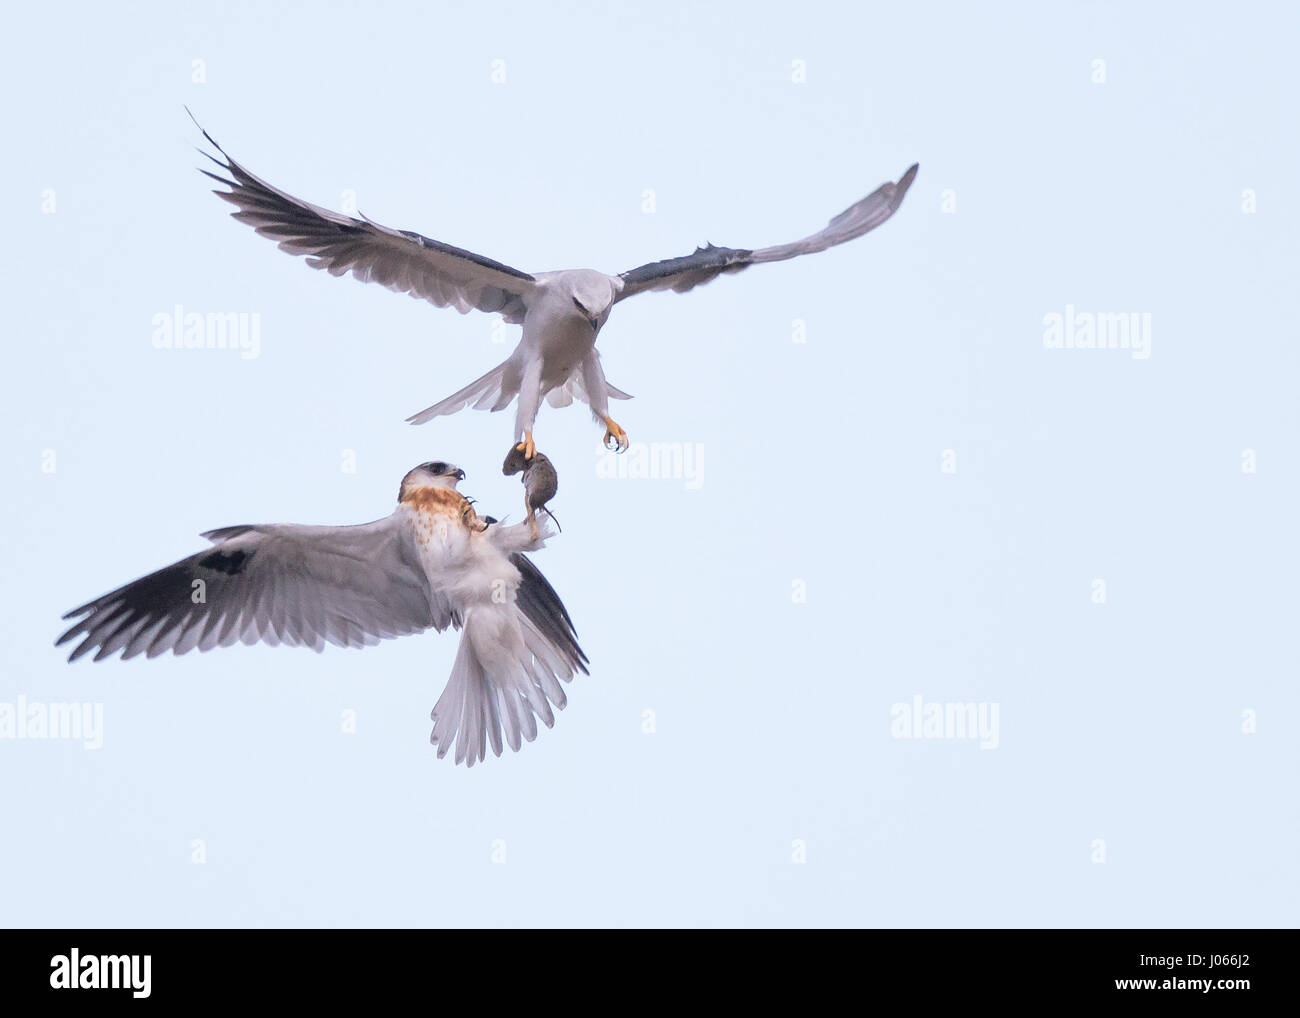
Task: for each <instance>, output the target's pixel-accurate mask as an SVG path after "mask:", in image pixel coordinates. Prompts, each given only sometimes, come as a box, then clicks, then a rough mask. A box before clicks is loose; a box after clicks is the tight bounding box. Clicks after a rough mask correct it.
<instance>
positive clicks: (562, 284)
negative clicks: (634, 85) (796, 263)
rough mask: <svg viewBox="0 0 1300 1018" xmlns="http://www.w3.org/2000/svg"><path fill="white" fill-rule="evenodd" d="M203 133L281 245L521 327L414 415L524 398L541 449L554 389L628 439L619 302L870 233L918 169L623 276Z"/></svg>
mask: <svg viewBox="0 0 1300 1018" xmlns="http://www.w3.org/2000/svg"><path fill="white" fill-rule="evenodd" d="M199 129H200V130H203V129H202V127H201V126H200V128H199ZM203 136H204V137H205V138H207V140H208V141H209V142H211V144H212V145H213V146H215V147H216V149H217V151H218V152H220V153H221V156H222V159H218V158H217V157H216V156H213V155H211V154H209V153H206V152H205V153H203V154H204V155H206V156H208V158H209V159H211V160H212V161H213V162H215V163H216V164H217V165H218V166H219V167H220V168H221V170H222V171H223V173H224V174H225V175H220V174H216V173H210V172H208V171H207V170H204V171H203V172H204V173H205V174H207V175H208V176H209V177H211V178H212V179H213V180H216V181H218V182H219V183H221V184H223V185H224V186H226V187H228V188H230V190H229V191H216V192H214V193H216V194H218V195H220V196H221V197H222V198H224V199H225V200H226V201H228V202H230V203H231V204H232V205H234V206H235V207H236V208H237V209H238V211H236V212H234V213H232V215H233V216H234V218H236V219H238V220H239V221H240V222H243V223H247V224H248V225H249V226H251V227H253V229H254V230H256V231H257V232H258V233H260V234H261V235H262V236H264V237H269V238H270V239H271V240H274V241H275V242H276V243H278V244H279V246H280V249H281V250H282V251H287V252H288V253H289V254H293V255H304V256H306V258H307V263H308V264H309V265H311V266H312V267H313V268H317V269H326V270H328V271H329V273H330V274H331V275H334V276H341V275H343V274H344V273H347V272H351V273H352V275H353V276H355V277H356V278H357V279H359V280H361V281H362V282H375V283H382V284H383V285H384V286H386V287H388V288H389V289H390V290H397V291H399V292H402V293H409V294H410V295H411V296H412V297H418V298H420V299H421V300H427V301H429V302H430V303H431V304H435V305H437V306H438V307H455V308H456V310H457V311H459V312H461V313H462V314H465V313H468V312H469V311H470V310H472V309H476V310H479V311H486V312H492V313H495V314H499V315H501V317H502V318H504V319H505V320H506V321H507V322H509V323H510V324H512V325H522V326H523V337H522V338H521V339H520V341H519V345H518V346H517V347H516V348H515V350H514V352H513V353H512V354H511V355H510V356H509V358H507V359H506V360H505V361H504V362H503V363H501V364H498V365H497V366H496V367H495V368H493V369H492V370H491V371H489V372H488V373H487V374H486V375H484V376H483V377H481V378H479V379H476V380H475V381H473V382H471V383H470V384H469V385H467V386H465V388H463V389H461V390H460V391H459V392H457V393H454V394H453V395H451V396H448V397H447V398H446V399H444V400H443V401H442V402H440V403H435V404H434V405H433V406H431V407H429V408H428V409H426V410H421V411H420V412H419V413H418V414H415V415H413V416H411V417H409V418H407V420H409V421H410V422H411V423H412V424H423V423H424V422H426V421H428V420H431V419H432V418H434V417H437V416H439V415H442V414H452V413H455V412H456V411H458V410H461V409H463V408H465V407H467V406H472V407H473V408H474V409H476V410H504V409H505V408H506V407H508V406H509V405H510V404H511V402H513V401H514V400H515V399H516V398H518V400H519V406H518V409H517V410H516V412H515V437H514V440H515V441H516V442H518V443H520V445H519V447H520V448H521V449H522V450H524V452H525V456H526V457H528V458H530V459H531V458H532V455H533V452H534V449H535V446H534V443H533V430H534V423H535V422H536V420H537V412H538V409H539V407H540V406H541V401H542V400H543V399H545V400H546V401H547V402H548V403H550V405H551V406H553V407H563V406H568V405H569V404H570V403H572V402H573V400H574V398H575V397H576V398H577V399H579V400H581V401H582V402H583V403H586V404H587V405H588V406H589V407H590V408H591V412H592V415H593V417H594V418H595V419H596V420H597V421H598V422H599V423H602V424H604V426H605V443H606V445H607V446H611V447H614V448H618V449H619V450H623V449H626V448H627V445H628V438H627V432H626V431H624V430H623V428H622V427H620V426H619V425H618V424H617V423H616V422H615V421H614V419H613V418H612V417H610V415H609V401H610V400H611V399H629V398H631V397H629V396H628V394H627V393H625V392H622V391H621V390H619V389H616V388H614V386H612V385H610V384H609V383H608V382H607V381H605V373H604V371H603V370H602V369H601V366H600V354H599V353H598V352H597V350H596V336H597V334H598V333H599V332H600V330H601V328H602V327H603V326H604V324H605V322H606V321H607V320H608V318H609V313H610V310H611V309H612V308H613V306H614V305H615V304H617V303H618V302H619V301H621V300H623V299H624V298H627V297H631V296H632V295H633V294H638V293H642V292H644V291H646V290H673V291H674V292H676V293H685V292H686V291H687V290H690V289H693V288H694V287H696V286H700V285H702V284H704V283H707V282H709V281H710V280H712V279H714V278H716V277H717V276H719V275H721V274H723V273H731V272H739V271H740V270H741V269H743V268H746V267H747V266H750V265H755V264H758V263H759V262H779V261H784V260H786V259H788V258H795V257H797V256H799V255H805V254H812V253H814V252H816V251H825V250H826V249H827V248H829V247H834V246H835V245H837V244H843V243H845V242H846V241H850V240H853V239H854V238H855V237H861V236H862V235H863V234H864V233H867V232H868V231H870V230H873V229H875V228H876V227H877V226H879V225H880V224H881V223H883V222H885V220H887V219H888V218H889V217H890V216H892V215H893V214H894V212H895V211H897V209H898V206H899V205H900V204H901V203H902V201H903V196H904V195H905V194H906V193H907V189H908V187H910V186H911V184H912V181H913V180H914V179H915V177H916V171H917V166H916V165H913V166H912V167H911V168H910V169H908V171H907V172H906V173H904V174H903V175H902V177H900V178H899V179H898V181H897V182H890V183H886V184H882V185H881V186H880V187H879V188H877V189H876V190H875V191H873V192H872V193H871V194H869V195H867V197H865V198H863V199H862V200H861V201H859V202H858V203H857V204H855V205H853V206H851V207H849V208H848V209H846V210H845V211H843V212H841V213H840V214H839V215H838V216H836V217H835V218H834V219H832V220H831V221H830V223H829V224H827V226H826V228H825V229H823V230H820V231H818V232H817V233H814V234H812V235H811V236H808V237H805V238H804V239H803V240H796V241H794V242H793V243H790V244H779V245H777V246H775V247H765V248H758V249H755V250H749V249H744V248H729V247H715V246H714V245H712V244H708V245H706V246H704V247H701V248H697V249H696V250H695V252H694V253H693V254H689V255H686V256H685V257H682V258H669V259H667V260H665V261H658V262H650V263H648V264H646V265H642V266H639V267H638V268H635V269H631V270H629V271H627V272H623V273H620V274H619V275H616V276H610V275H607V274H605V273H604V272H598V271H596V270H595V269H569V270H565V271H560V272H539V273H537V274H535V275H533V274H530V273H527V272H521V271H520V270H519V269H515V268H511V267H510V266H509V265H503V264H502V263H501V262H498V261H493V260H492V259H491V258H485V257H483V256H482V255H477V254H474V253H473V252H471V251H466V250H464V249H462V248H458V247H452V246H451V245H450V244H444V243H442V242H441V241H437V240H430V239H429V238H428V237H424V236H421V235H420V234H418V233H412V232H411V231H409V230H393V229H390V228H388V227H387V226H380V225H379V224H378V223H376V222H374V221H373V220H370V219H367V218H365V217H364V216H363V217H362V218H361V219H353V218H351V217H349V216H345V215H340V214H339V213H337V212H331V211H329V210H328V209H323V208H321V207H319V206H317V205H311V204H309V203H307V202H305V201H301V200H299V199H298V198H294V197H293V196H292V195H289V194H286V193H285V192H284V191H281V190H279V189H278V188H275V187H272V186H271V185H270V184H268V183H266V181H264V180H262V179H260V178H259V177H255V176H254V175H253V174H251V173H249V172H248V171H247V170H246V169H244V168H243V167H242V166H241V165H240V164H239V163H237V162H235V160H233V159H231V158H230V156H229V155H227V154H226V152H225V150H224V149H222V148H221V146H220V145H218V144H217V143H216V141H214V140H213V138H212V136H211V135H209V134H208V133H207V132H206V131H204V132H203Z"/></svg>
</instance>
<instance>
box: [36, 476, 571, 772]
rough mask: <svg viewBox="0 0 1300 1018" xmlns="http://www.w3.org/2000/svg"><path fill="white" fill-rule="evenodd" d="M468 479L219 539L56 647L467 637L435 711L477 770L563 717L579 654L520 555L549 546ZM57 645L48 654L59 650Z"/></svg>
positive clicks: (422, 482)
mask: <svg viewBox="0 0 1300 1018" xmlns="http://www.w3.org/2000/svg"><path fill="white" fill-rule="evenodd" d="M464 477H465V472H464V471H463V470H461V469H459V468H458V467H455V466H453V465H451V464H449V463H441V462H430V463H422V464H420V465H419V466H418V467H415V468H414V469H413V470H411V471H409V472H408V473H407V475H406V476H405V477H404V478H402V485H401V488H400V490H399V492H398V504H397V509H396V510H395V511H394V512H393V514H392V515H391V516H388V517H385V518H384V519H381V520H376V521H375V522H373V523H363V524H360V525H358V526H350V527H316V526H297V525H294V524H284V523H277V524H271V525H267V526H238V527H224V528H222V529H220V530H210V531H208V532H207V533H205V534H204V535H203V536H204V537H206V538H208V540H210V541H211V542H212V544H213V547H211V548H207V549H205V550H203V551H200V552H198V553H197V554H194V555H191V556H189V557H188V558H184V559H181V560H180V561H179V562H176V563H173V564H172V565H170V566H167V567H165V568H163V569H159V570H158V571H157V572H155V573H150V574H149V575H148V576H145V577H142V578H141V579H138V580H136V581H134V582H132V583H128V584H127V585H126V586H124V587H119V588H118V589H117V590H114V591H112V592H111V593H108V594H105V595H104V596H103V597H99V598H96V599H95V600H93V601H89V602H87V603H86V604H83V605H82V606H81V607H80V608H74V609H73V610H72V611H70V612H68V613H67V615H65V616H64V618H65V619H73V618H75V619H77V621H76V622H75V623H74V624H73V625H72V627H71V628H69V629H68V630H67V632H65V633H64V634H63V635H62V636H60V637H59V639H58V641H57V644H63V643H67V642H68V641H70V640H73V639H76V638H78V637H80V638H81V642H80V643H79V644H77V646H76V648H75V649H74V650H73V651H72V653H71V655H70V656H69V658H68V660H69V661H75V660H77V658H79V657H82V656H83V655H85V654H88V653H90V651H92V650H96V648H98V652H97V653H96V654H95V657H94V660H96V661H99V660H101V659H102V658H106V657H110V656H112V655H113V654H115V653H117V652H118V651H121V652H122V658H123V659H126V658H132V657H135V656H136V655H138V654H142V653H143V654H146V655H147V656H148V657H156V656H157V655H159V654H161V653H163V652H164V651H168V650H170V651H171V652H172V653H173V654H178V655H179V654H185V653H188V652H189V651H191V650H193V649H194V648H196V647H197V648H198V649H199V650H200V651H206V650H211V649H212V648H213V647H228V646H230V645H231V644H233V643H234V642H235V641H237V640H238V641H240V642H243V643H246V644H253V643H257V642H259V641H260V642H263V643H268V644H271V645H272V646H274V645H276V644H281V643H284V644H288V645H289V646H307V647H311V648H312V649H313V650H316V651H320V650H323V649H324V647H325V644H326V643H327V642H328V643H333V644H335V645H337V646H341V647H361V646H365V645H367V644H374V643H378V642H379V641H380V640H384V639H390V638H392V637H397V636H405V635H407V634H408V633H418V632H421V631H422V630H425V629H429V628H433V629H436V630H438V631H439V632H442V631H443V630H445V629H446V628H447V627H448V626H451V627H454V628H456V629H459V630H461V638H460V647H459V649H458V650H457V652H456V660H455V664H453V665H452V670H451V678H450V679H449V680H448V682H447V686H446V688H445V689H444V690H443V691H442V695H441V696H440V697H439V698H438V702H437V705H436V706H435V707H434V708H433V714H432V718H433V733H432V735H431V737H430V738H431V741H432V742H433V744H434V745H435V746H436V747H437V750H438V756H439V757H440V758H441V757H442V756H444V755H445V754H446V753H447V751H448V750H449V749H450V748H451V747H452V744H453V741H454V743H455V746H456V762H457V763H461V762H462V761H464V762H465V763H466V764H467V765H469V766H471V767H472V766H473V765H474V763H475V762H476V761H480V760H482V759H483V758H484V755H485V751H486V749H487V747H488V746H489V745H490V746H491V748H492V752H493V753H495V754H496V755H497V756H500V755H501V746H502V733H503V731H504V740H505V743H506V744H508V745H509V746H510V748H511V749H514V750H517V749H519V746H520V740H521V739H526V740H528V741H529V742H531V741H532V740H533V739H535V738H536V737H537V720H538V719H541V721H542V723H543V724H544V725H546V727H547V728H550V727H551V726H552V725H553V724H554V723H555V715H554V713H553V712H552V709H551V708H552V706H554V707H555V708H558V709H563V707H564V705H565V702H566V699H565V695H564V690H563V688H562V687H561V686H560V680H563V681H565V682H568V681H569V680H570V679H571V678H573V676H574V674H575V673H577V672H582V673H583V674H586V673H587V656H586V655H585V654H584V653H583V652H582V648H581V647H579V646H578V639H577V632H576V631H575V630H574V628H573V622H572V620H571V619H570V618H569V613H568V612H567V611H566V610H565V608H564V605H563V604H562V603H561V601H560V598H559V596H558V595H557V594H556V593H555V590H554V589H553V588H552V587H551V585H550V584H549V583H548V582H547V581H546V579H545V577H543V576H542V574H541V573H540V572H539V571H538V570H537V567H536V566H535V565H533V563H532V562H531V561H529V559H528V558H527V557H526V556H525V555H524V552H526V551H535V550H537V549H539V548H541V547H542V546H543V544H544V543H545V541H546V538H547V537H549V536H551V532H550V531H549V530H541V531H540V532H538V531H537V529H536V528H535V527H534V528H532V529H531V533H530V527H529V525H528V524H527V523H517V524H515V525H513V526H505V525H503V524H500V523H497V522H496V521H495V520H492V518H491V517H480V516H479V515H478V514H477V513H476V512H475V511H474V508H473V505H472V503H471V502H470V501H469V499H467V498H466V497H465V496H464V495H462V494H461V493H460V492H459V491H457V490H456V485H457V484H458V483H459V482H460V481H461V480H463V479H464ZM57 644H56V645H57Z"/></svg>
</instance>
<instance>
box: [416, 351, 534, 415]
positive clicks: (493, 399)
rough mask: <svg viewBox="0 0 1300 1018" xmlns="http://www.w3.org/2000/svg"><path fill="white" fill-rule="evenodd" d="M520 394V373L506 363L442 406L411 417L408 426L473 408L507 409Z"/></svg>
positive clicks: (448, 399) (427, 409) (435, 406)
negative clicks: (468, 407) (469, 407)
mask: <svg viewBox="0 0 1300 1018" xmlns="http://www.w3.org/2000/svg"><path fill="white" fill-rule="evenodd" d="M518 395H519V372H518V371H517V370H511V363H510V361H504V362H503V363H501V364H498V365H497V366H496V367H495V368H493V369H492V370H491V371H489V372H488V373H487V374H486V375H483V376H482V377H481V378H476V379H475V380H474V381H472V382H470V383H469V385H467V386H465V388H463V389H461V390H460V391H459V392H457V393H454V394H452V395H451V396H448V397H447V398H446V399H444V400H443V401H442V402H441V403H435V404H433V406H431V407H427V408H426V409H424V410H421V411H420V412H419V413H418V414H412V415H411V416H410V417H408V418H407V419H406V420H407V423H409V424H424V423H425V422H426V421H431V420H433V419H434V418H435V417H441V416H443V415H444V414H454V413H456V411H458V410H463V409H465V407H467V406H470V405H472V406H473V407H474V409H475V410H504V409H505V408H506V407H508V406H509V405H510V402H511V400H513V399H514V398H515V397H516V396H518Z"/></svg>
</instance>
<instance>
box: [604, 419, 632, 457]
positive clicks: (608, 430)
mask: <svg viewBox="0 0 1300 1018" xmlns="http://www.w3.org/2000/svg"><path fill="white" fill-rule="evenodd" d="M611 442H612V443H613V444H612V445H611V444H610V443H611ZM629 444H630V443H629V441H628V437H627V432H626V431H624V430H623V429H622V428H621V427H619V426H618V424H617V423H615V422H614V421H613V420H611V419H610V418H608V417H606V418H605V448H606V449H612V450H614V451H616V452H626V451H627V447H628V445H629Z"/></svg>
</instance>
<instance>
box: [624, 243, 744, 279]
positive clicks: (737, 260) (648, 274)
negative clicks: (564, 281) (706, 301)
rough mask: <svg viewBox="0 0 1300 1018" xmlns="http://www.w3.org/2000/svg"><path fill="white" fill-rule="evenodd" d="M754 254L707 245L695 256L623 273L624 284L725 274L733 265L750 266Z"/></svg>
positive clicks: (672, 259) (698, 248) (654, 263)
mask: <svg viewBox="0 0 1300 1018" xmlns="http://www.w3.org/2000/svg"><path fill="white" fill-rule="evenodd" d="M753 253H754V252H753V251H749V250H745V249H742V248H734V247H715V246H714V245H712V244H706V245H705V246H704V247H697V248H696V249H695V253H694V254H689V255H686V256H685V257H684V258H665V259H664V260H663V261H661V262H650V263H649V264H648V265H641V266H639V267H637V268H635V269H632V270H630V271H628V272H624V273H622V276H623V282H624V283H626V284H627V285H628V286H638V285H641V284H644V283H651V282H653V281H654V280H656V279H662V278H663V277H664V276H675V275H677V273H679V272H704V273H707V272H714V273H718V272H723V271H725V270H726V269H728V268H730V267H731V266H733V265H742V263H743V264H748V260H749V256H750V255H752V254H753Z"/></svg>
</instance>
